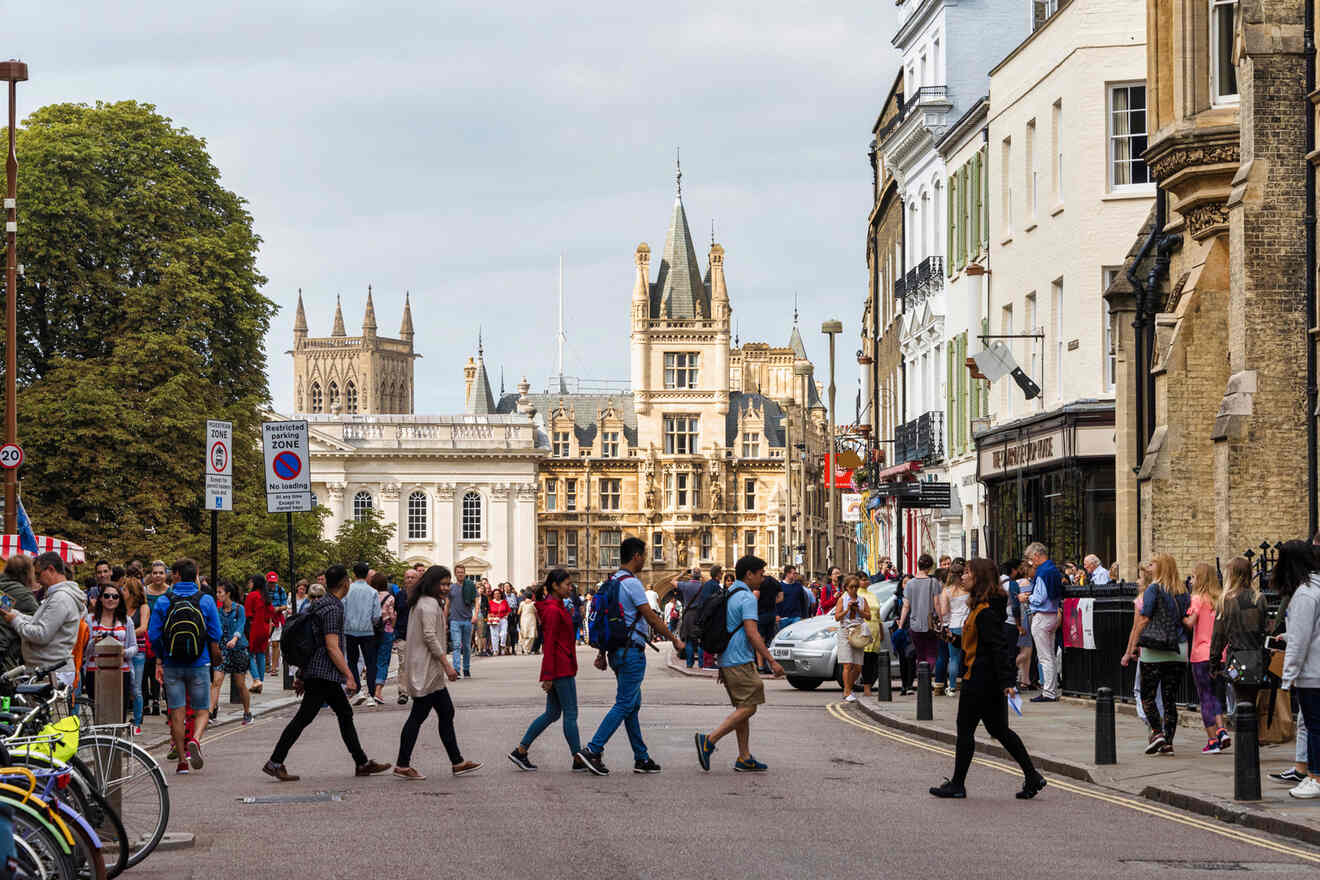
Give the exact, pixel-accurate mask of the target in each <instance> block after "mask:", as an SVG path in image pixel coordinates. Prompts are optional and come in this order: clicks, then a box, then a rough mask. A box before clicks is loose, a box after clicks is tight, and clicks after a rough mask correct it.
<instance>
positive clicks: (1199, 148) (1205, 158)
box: [1146, 138, 1241, 182]
mask: <svg viewBox="0 0 1320 880" xmlns="http://www.w3.org/2000/svg"><path fill="white" fill-rule="evenodd" d="M1155 149H1156V150H1158V151H1159V152H1158V153H1157V154H1156V155H1149V154H1148V158H1147V160H1146V164H1147V166H1148V167H1149V168H1150V173H1151V175H1152V176H1153V177H1154V178H1155V179H1156V180H1158V181H1160V182H1163V181H1165V180H1168V179H1169V178H1170V177H1172V176H1173V175H1175V174H1177V173H1178V172H1179V171H1182V170H1183V169H1184V168H1190V167H1192V166H1194V165H1224V164H1230V163H1232V164H1236V163H1237V162H1240V161H1241V150H1240V149H1239V145H1238V141H1237V139H1236V138H1234V139H1232V140H1216V141H1210V142H1208V143H1207V142H1199V143H1198V142H1195V141H1192V142H1188V141H1185V140H1181V139H1179V140H1175V141H1174V142H1173V143H1172V144H1171V145H1170V146H1169V148H1167V149H1162V150H1161V145H1159V144H1157V145H1156V147H1155Z"/></svg>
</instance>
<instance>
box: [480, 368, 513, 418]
mask: <svg viewBox="0 0 1320 880" xmlns="http://www.w3.org/2000/svg"><path fill="white" fill-rule="evenodd" d="M468 412H470V413H472V414H473V415H478V416H489V415H494V414H495V413H496V412H497V410H496V409H495V395H493V394H491V392H490V377H489V376H487V375H486V361H485V360H483V359H481V358H478V359H477V380H476V384H475V385H474V386H473V387H472V402H471V403H470V404H469V406H468ZM510 412H516V410H510Z"/></svg>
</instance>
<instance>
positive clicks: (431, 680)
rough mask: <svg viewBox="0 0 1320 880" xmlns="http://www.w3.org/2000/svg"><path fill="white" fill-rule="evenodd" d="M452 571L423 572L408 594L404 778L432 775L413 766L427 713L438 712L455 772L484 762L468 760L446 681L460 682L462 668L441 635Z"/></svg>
mask: <svg viewBox="0 0 1320 880" xmlns="http://www.w3.org/2000/svg"><path fill="white" fill-rule="evenodd" d="M451 579H452V576H451V575H450V573H449V569H447V568H445V567H444V566H443V565H433V566H431V567H430V568H428V569H427V570H426V572H425V573H424V574H423V575H422V579H421V580H420V581H418V582H417V586H416V587H414V588H413V591H412V593H411V594H410V595H409V596H408V630H409V638H408V640H407V646H408V647H407V648H406V650H407V652H408V657H407V662H406V664H405V667H406V669H407V681H406V686H407V691H408V695H409V696H410V697H412V710H411V711H410V712H409V713H408V720H407V721H405V722H404V723H403V730H402V731H400V733H399V760H398V761H396V762H395V764H394V775H395V776H397V777H399V778H400V779H409V780H422V779H425V778H426V777H425V776H423V775H422V774H421V773H419V772H417V769H416V768H415V767H413V766H412V752H413V748H414V747H415V746H416V745H417V734H418V733H419V732H420V731H421V729H422V722H423V721H425V720H426V716H427V715H429V714H431V713H432V712H435V716H436V718H437V719H438V721H439V724H440V742H442V743H444V746H445V752H446V753H448V755H449V763H450V766H451V769H452V771H453V774H454V775H455V776H465V775H467V774H468V773H472V772H474V771H476V770H478V769H479V768H480V767H481V764H480V763H478V762H476V761H465V760H463V754H462V753H461V752H460V751H459V750H458V738H457V737H456V736H455V735H454V702H453V700H451V699H450V698H449V690H448V689H447V688H446V687H445V680H446V679H448V680H449V681H458V670H457V669H455V668H454V667H453V665H452V664H451V663H450V662H449V654H448V653H447V652H446V651H445V643H444V639H443V637H442V636H441V633H443V632H444V631H445V629H446V627H445V625H444V614H443V612H442V610H441V608H440V603H441V602H442V601H444V599H445V597H446V596H448V595H449V587H450V581H451Z"/></svg>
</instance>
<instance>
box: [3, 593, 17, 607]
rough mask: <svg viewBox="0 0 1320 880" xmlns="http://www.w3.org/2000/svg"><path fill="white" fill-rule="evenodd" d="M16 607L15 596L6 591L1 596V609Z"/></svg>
mask: <svg viewBox="0 0 1320 880" xmlns="http://www.w3.org/2000/svg"><path fill="white" fill-rule="evenodd" d="M13 609H14V597H13V596H11V595H9V594H8V593H5V594H4V595H3V596H0V610H4V611H12V610H13Z"/></svg>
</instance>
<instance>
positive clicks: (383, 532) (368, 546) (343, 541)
mask: <svg viewBox="0 0 1320 880" xmlns="http://www.w3.org/2000/svg"><path fill="white" fill-rule="evenodd" d="M394 532H395V525H394V523H389V522H385V519H384V517H383V516H381V514H380V511H378V510H368V511H366V512H365V514H364V515H363V517H362V518H361V519H350V520H346V521H344V522H343V523H342V524H340V526H339V531H338V532H337V533H335V538H334V540H333V541H330V542H328V543H327V544H326V545H325V548H324V553H325V557H324V562H325V565H333V564H335V563H338V564H340V565H346V566H348V567H349V568H352V566H353V563H355V562H365V563H367V564H368V565H370V566H371V567H372V568H374V569H376V570H377V571H382V572H384V573H385V574H386V576H388V577H389V578H390V580H391V581H393V582H395V583H399V581H400V579H401V578H402V577H403V569H404V565H403V563H402V562H400V561H399V560H398V559H397V558H396V557H395V555H394V553H393V552H392V551H391V550H390V544H391V543H393V541H394ZM323 567H324V566H323Z"/></svg>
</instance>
